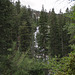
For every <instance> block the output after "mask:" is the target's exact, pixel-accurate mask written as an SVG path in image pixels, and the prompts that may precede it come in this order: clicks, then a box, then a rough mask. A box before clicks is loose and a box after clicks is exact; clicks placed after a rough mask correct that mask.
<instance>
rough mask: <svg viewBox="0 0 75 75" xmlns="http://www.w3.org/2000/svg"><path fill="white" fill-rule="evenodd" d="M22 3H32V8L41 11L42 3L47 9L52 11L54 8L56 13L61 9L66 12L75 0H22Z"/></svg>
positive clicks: (24, 4)
mask: <svg viewBox="0 0 75 75" xmlns="http://www.w3.org/2000/svg"><path fill="white" fill-rule="evenodd" d="M14 1H17V0H14ZM20 2H21V5H23V6H27V7H28V5H30V7H31V8H32V9H35V10H39V11H41V9H42V5H44V8H45V9H46V10H47V11H50V10H51V9H52V8H54V10H55V12H56V13H59V11H60V9H61V11H62V12H65V10H66V8H67V7H68V8H70V7H71V6H72V5H74V4H75V0H20Z"/></svg>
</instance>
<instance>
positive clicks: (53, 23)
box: [49, 9, 61, 56]
mask: <svg viewBox="0 0 75 75" xmlns="http://www.w3.org/2000/svg"><path fill="white" fill-rule="evenodd" d="M50 14H51V15H50V19H49V20H50V21H49V25H50V52H51V55H52V56H55V55H57V56H58V55H59V54H60V52H61V51H60V50H61V49H60V38H59V31H58V24H57V18H56V14H55V12H54V9H52V12H51V13H50Z"/></svg>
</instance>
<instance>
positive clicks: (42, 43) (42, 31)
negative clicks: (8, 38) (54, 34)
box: [38, 7, 48, 55]
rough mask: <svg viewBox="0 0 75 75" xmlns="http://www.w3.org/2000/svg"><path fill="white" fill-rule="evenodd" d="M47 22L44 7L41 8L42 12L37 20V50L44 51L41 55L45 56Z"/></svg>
mask: <svg viewBox="0 0 75 75" xmlns="http://www.w3.org/2000/svg"><path fill="white" fill-rule="evenodd" d="M47 21H48V16H47V12H46V11H45V10H44V7H42V11H41V14H40V19H39V35H38V45H39V47H40V48H39V49H40V51H41V50H44V51H43V54H44V55H46V51H47V32H48V31H47V28H48V27H47Z"/></svg>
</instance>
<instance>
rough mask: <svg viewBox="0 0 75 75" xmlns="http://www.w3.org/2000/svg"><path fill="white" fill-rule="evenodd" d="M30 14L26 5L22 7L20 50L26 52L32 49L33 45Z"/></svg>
mask: <svg viewBox="0 0 75 75" xmlns="http://www.w3.org/2000/svg"><path fill="white" fill-rule="evenodd" d="M29 17H30V16H29V15H28V11H27V8H26V7H22V9H21V25H20V27H19V36H20V51H23V52H26V51H27V50H28V49H30V45H31V35H32V34H31V33H32V26H31V22H30V18H29Z"/></svg>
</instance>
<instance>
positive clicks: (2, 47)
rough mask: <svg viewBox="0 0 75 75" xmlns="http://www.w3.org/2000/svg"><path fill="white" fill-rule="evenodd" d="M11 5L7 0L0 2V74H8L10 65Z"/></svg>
mask: <svg viewBox="0 0 75 75" xmlns="http://www.w3.org/2000/svg"><path fill="white" fill-rule="evenodd" d="M11 16H12V3H11V2H10V1H9V0H4V1H3V0H0V74H2V75H5V74H8V73H10V70H11V65H10V61H9V59H8V55H10V54H11V51H9V48H11V47H12V37H11V27H12V25H11V19H12V18H11Z"/></svg>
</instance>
